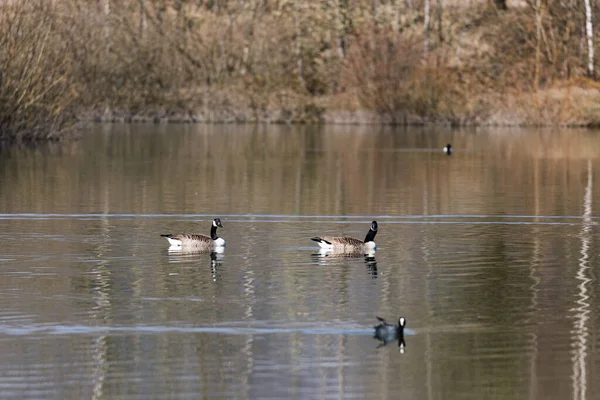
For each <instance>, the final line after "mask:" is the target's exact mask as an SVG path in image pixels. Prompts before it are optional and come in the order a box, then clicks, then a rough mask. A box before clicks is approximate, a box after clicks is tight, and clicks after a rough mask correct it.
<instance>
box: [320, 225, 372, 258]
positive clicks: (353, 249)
mask: <svg viewBox="0 0 600 400" xmlns="http://www.w3.org/2000/svg"><path fill="white" fill-rule="evenodd" d="M376 234H377V221H373V222H372V223H371V228H370V229H369V232H367V236H365V240H360V239H355V238H351V237H344V236H321V237H313V238H310V239H311V240H313V241H315V242H317V243H318V244H319V246H320V247H321V248H322V249H326V250H330V251H334V252H339V253H361V252H362V253H370V252H373V251H375V249H376V248H377V246H376V244H375V235H376Z"/></svg>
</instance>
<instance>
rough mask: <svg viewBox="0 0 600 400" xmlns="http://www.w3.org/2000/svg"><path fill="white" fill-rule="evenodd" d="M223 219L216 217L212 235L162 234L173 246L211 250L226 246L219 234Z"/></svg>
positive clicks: (211, 231)
mask: <svg viewBox="0 0 600 400" xmlns="http://www.w3.org/2000/svg"><path fill="white" fill-rule="evenodd" d="M222 227H223V225H222V224H221V220H220V219H219V218H215V219H214V220H213V222H212V226H211V229H210V236H206V235H200V234H195V233H175V234H174V233H168V234H162V235H160V236H162V237H164V238H166V239H167V240H168V241H169V243H170V244H171V247H172V248H185V249H193V250H196V251H209V250H215V249H217V248H223V247H224V246H225V240H223V238H220V237H219V236H217V228H222Z"/></svg>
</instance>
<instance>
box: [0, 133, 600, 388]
mask: <svg viewBox="0 0 600 400" xmlns="http://www.w3.org/2000/svg"><path fill="white" fill-rule="evenodd" d="M447 142H451V143H452V144H453V147H454V148H455V153H454V154H453V155H452V156H451V157H448V156H446V155H444V154H443V153H442V152H441V150H440V149H441V148H442V147H443V146H444V145H445V144H446V143H447ZM599 154H600V135H599V134H598V133H596V132H588V131H582V132H578V131H552V132H549V131H510V130H503V131H502V130H501V131H488V130H483V131H481V130H479V131H444V130H439V129H437V130H393V129H388V128H386V129H382V128H378V127H325V128H314V127H292V128H290V127H281V126H277V127H258V128H256V127H248V126H242V127H240V126H189V125H185V126H184V125H181V126H179V125H175V126H174V125H168V126H157V125H133V126H127V125H125V126H123V125H101V126H93V127H91V128H90V131H89V132H88V133H87V134H86V135H85V136H84V137H83V139H82V140H80V141H77V142H74V143H71V144H67V145H61V146H57V147H47V148H41V149H37V150H33V151H25V150H11V151H5V152H4V153H2V154H1V155H0V232H1V233H0V235H1V240H2V241H1V243H2V244H1V251H0V303H1V304H2V306H1V308H0V355H1V358H0V393H1V395H0V397H1V398H3V399H12V398H55V399H67V398H69V399H79V398H94V399H115V398H119V399H149V398H157V399H158V398H169V399H171V398H182V399H183V398H186V399H187V398H201V397H202V398H261V399H263V398H290V397H291V398H299V399H300V398H301V399H313V398H318V399H323V398H344V399H346V398H390V399H392V398H393V399H395V398H405V399H522V398H528V399H565V398H573V399H578V400H580V399H592V398H598V397H597V396H598V393H600V384H599V383H598V380H597V379H596V378H597V376H598V372H599V371H598V369H599V368H600V357H599V356H598V355H597V351H596V349H597V348H598V346H599V345H600V339H599V337H598V330H597V327H598V324H599V317H600V309H599V307H598V304H597V301H596V298H597V288H598V279H597V277H598V273H599V270H598V265H599V260H598V253H599V250H600V249H599V247H600V243H599V241H598V233H599V227H598V223H599V222H600V218H599V217H598V215H600V213H599V212H598V210H599V209H600V203H599V199H600V181H599V179H598V177H600V171H599V167H600V164H599V160H598V155H599ZM216 216H218V217H220V218H221V219H222V221H223V225H224V229H222V230H220V231H219V232H220V234H221V236H222V237H224V238H225V239H226V240H227V243H228V245H227V248H226V251H225V252H224V254H219V255H211V254H180V253H172V252H169V251H168V250H167V248H168V243H167V242H166V241H165V240H164V239H163V238H161V237H160V236H159V234H160V233H170V232H178V231H181V232H197V233H204V234H207V233H208V231H209V228H210V221H211V220H212V218H214V217H216ZM374 219H376V220H377V221H379V227H380V229H379V233H378V236H377V243H378V246H379V249H378V251H377V253H376V255H375V257H362V256H361V257H334V256H329V257H323V256H321V255H319V254H318V252H317V249H316V247H315V246H314V243H313V242H311V241H310V240H309V238H310V237H311V236H315V235H317V234H328V235H342V234H343V235H348V236H354V237H359V238H363V237H364V235H365V234H366V232H367V230H368V228H369V223H370V222H371V221H372V220H374ZM376 315H380V316H383V317H386V318H387V319H389V320H392V321H396V320H397V318H398V317H399V316H401V315H402V316H404V317H406V318H407V320H408V328H410V330H409V331H408V332H407V335H406V337H405V341H406V346H407V347H406V349H405V351H404V353H402V352H401V351H400V348H399V347H398V346H397V345H396V344H389V345H387V346H379V342H378V341H377V340H375V339H374V338H373V337H372V333H373V329H372V326H373V325H374V324H375V322H376V320H375V316H376Z"/></svg>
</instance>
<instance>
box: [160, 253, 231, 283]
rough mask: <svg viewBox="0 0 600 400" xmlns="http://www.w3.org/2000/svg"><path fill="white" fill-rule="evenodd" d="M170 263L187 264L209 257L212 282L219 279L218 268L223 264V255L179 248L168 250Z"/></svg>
mask: <svg viewBox="0 0 600 400" xmlns="http://www.w3.org/2000/svg"><path fill="white" fill-rule="evenodd" d="M168 252H169V262H170V263H189V262H195V261H198V260H200V261H202V260H204V259H205V258H204V257H206V255H210V271H211V274H212V278H213V281H216V280H217V278H218V277H219V268H220V267H221V265H222V264H223V259H224V258H225V253H224V252H222V251H211V252H207V251H201V250H182V249H181V248H169V250H168Z"/></svg>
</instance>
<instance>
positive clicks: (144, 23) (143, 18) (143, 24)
mask: <svg viewBox="0 0 600 400" xmlns="http://www.w3.org/2000/svg"><path fill="white" fill-rule="evenodd" d="M139 3H140V32H139V35H140V40H143V39H144V37H145V36H146V29H147V28H148V15H147V12H146V0H139Z"/></svg>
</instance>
